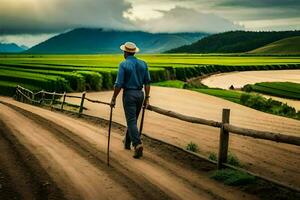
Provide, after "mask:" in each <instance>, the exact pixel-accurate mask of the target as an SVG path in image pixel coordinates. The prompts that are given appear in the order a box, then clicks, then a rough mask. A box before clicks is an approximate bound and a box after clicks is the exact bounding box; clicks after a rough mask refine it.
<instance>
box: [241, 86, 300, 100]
mask: <svg viewBox="0 0 300 200" xmlns="http://www.w3.org/2000/svg"><path fill="white" fill-rule="evenodd" d="M244 88H245V90H246V91H248V92H250V91H254V92H258V93H262V94H269V95H272V96H277V97H283V98H287V99H297V100H300V84H298V83H291V82H262V83H256V84H253V85H246V86H245V87H244Z"/></svg>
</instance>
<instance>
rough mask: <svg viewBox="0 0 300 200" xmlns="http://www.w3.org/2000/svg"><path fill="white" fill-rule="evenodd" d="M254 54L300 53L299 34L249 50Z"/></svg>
mask: <svg viewBox="0 0 300 200" xmlns="http://www.w3.org/2000/svg"><path fill="white" fill-rule="evenodd" d="M249 53H254V54H300V36H295V37H289V38H284V39H282V40H278V41H276V42H272V43H271V44H267V45H265V46H263V47H260V48H258V49H255V50H253V51H250V52H249Z"/></svg>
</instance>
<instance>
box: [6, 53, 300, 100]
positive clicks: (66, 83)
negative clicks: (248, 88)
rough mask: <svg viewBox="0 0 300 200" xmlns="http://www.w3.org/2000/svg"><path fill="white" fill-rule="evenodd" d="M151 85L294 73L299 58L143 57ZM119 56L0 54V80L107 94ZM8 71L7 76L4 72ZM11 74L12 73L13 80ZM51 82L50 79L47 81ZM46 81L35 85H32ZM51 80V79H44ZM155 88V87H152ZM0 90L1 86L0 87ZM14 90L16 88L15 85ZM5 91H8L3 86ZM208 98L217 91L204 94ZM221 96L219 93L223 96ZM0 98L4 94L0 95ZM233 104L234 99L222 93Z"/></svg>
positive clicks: (57, 89)
mask: <svg viewBox="0 0 300 200" xmlns="http://www.w3.org/2000/svg"><path fill="white" fill-rule="evenodd" d="M138 57H139V58H141V59H143V60H145V61H146V62H147V63H148V66H149V71H150V74H151V78H152V81H153V82H162V81H169V80H173V79H176V80H180V81H183V82H185V81H186V80H187V79H189V78H192V77H195V76H199V75H203V74H208V73H213V72H217V71H221V72H229V71H237V70H238V71H246V70H268V69H289V68H293V69H294V68H300V57H297V56H294V57H283V56H271V57H264V56H245V55H244V56H239V55H215V54H212V55H201V54H143V55H138ZM122 60H124V58H123V55H120V54H118V55H116V54H103V55H14V54H11V55H5V54H0V72H1V71H2V72H4V74H3V73H2V76H1V80H3V81H4V80H5V81H11V82H12V83H19V84H29V85H32V86H35V87H38V88H39V89H44V90H56V91H57V92H62V91H83V90H93V91H98V90H107V89H112V88H113V85H114V82H115V79H116V76H117V71H118V65H119V63H120V62H121V61H122ZM8 71H10V72H8ZM14 73H17V74H18V76H16V75H15V74H14ZM51 77H53V79H52V78H51ZM37 79H39V82H40V83H42V82H48V83H50V82H51V84H52V85H51V84H50V85H51V86H49V84H48V85H47V84H40V83H39V82H38V80H37ZM50 79H52V80H50ZM180 81H169V82H164V83H159V85H160V86H165V87H176V88H184V87H185V86H186V85H185V84H184V83H183V82H180ZM154 85H155V84H154ZM5 86H6V85H2V88H3V87H5ZM15 86H16V85H15ZM5 90H10V92H9V93H12V90H11V87H8V88H7V89H5ZM206 92H208V93H210V94H216V93H220V92H215V91H209V90H206ZM223 93H224V92H223ZM0 94H2V95H3V94H5V93H4V92H2V91H0ZM222 95H223V96H225V97H227V98H228V99H231V100H233V101H234V100H236V99H237V98H236V97H234V94H222Z"/></svg>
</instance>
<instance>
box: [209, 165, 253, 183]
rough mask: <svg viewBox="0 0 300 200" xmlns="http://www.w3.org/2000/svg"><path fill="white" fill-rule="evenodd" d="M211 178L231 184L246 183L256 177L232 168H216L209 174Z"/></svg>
mask: <svg viewBox="0 0 300 200" xmlns="http://www.w3.org/2000/svg"><path fill="white" fill-rule="evenodd" d="M211 178H213V179H215V180H217V181H221V182H223V183H224V184H226V185H232V186H240V185H247V184H251V183H253V182H255V180H256V178H255V177H254V176H252V175H249V174H247V173H245V172H241V171H237V170H232V169H223V170H218V171H216V172H215V173H214V174H213V175H212V176H211Z"/></svg>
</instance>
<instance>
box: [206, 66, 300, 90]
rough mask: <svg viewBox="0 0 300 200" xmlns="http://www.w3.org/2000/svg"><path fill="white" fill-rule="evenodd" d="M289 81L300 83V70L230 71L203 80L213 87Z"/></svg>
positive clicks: (239, 86) (224, 87)
mask: <svg viewBox="0 0 300 200" xmlns="http://www.w3.org/2000/svg"><path fill="white" fill-rule="evenodd" d="M287 81H288V82H295V83H300V70H267V71H246V72H230V73H222V74H217V75H212V76H209V77H207V78H204V79H203V80H202V81H201V82H202V83H203V84H204V85H207V86H208V87H211V88H214V87H217V88H223V89H228V88H229V87H230V86H231V85H233V86H234V88H242V87H243V86H244V85H246V84H254V83H259V82H287Z"/></svg>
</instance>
